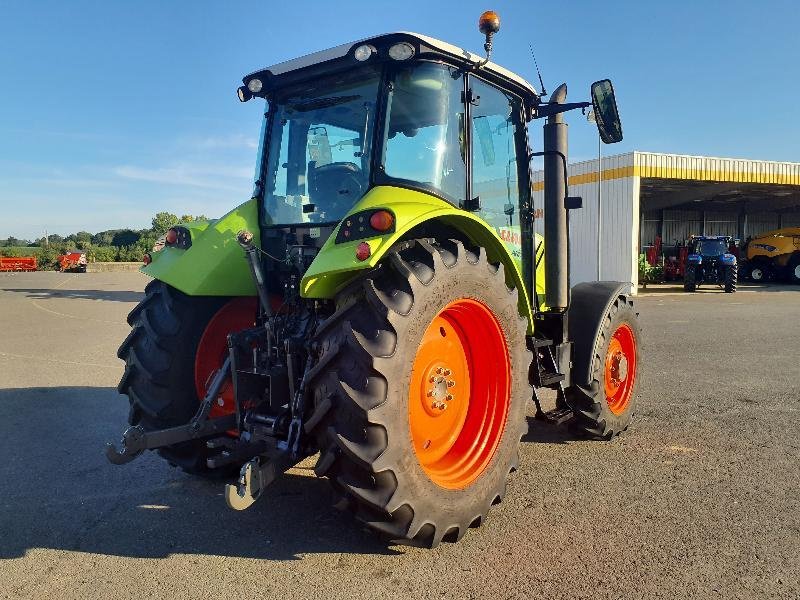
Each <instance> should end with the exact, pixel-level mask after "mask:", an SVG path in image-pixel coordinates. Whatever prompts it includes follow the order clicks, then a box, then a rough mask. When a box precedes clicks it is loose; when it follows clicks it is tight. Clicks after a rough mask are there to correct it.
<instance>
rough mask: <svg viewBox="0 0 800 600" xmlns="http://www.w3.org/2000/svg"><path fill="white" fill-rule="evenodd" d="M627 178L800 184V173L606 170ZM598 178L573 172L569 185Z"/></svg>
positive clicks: (536, 185)
mask: <svg viewBox="0 0 800 600" xmlns="http://www.w3.org/2000/svg"><path fill="white" fill-rule="evenodd" d="M624 177H643V178H647V179H690V180H693V181H720V182H723V181H724V182H737V183H769V184H773V185H800V172H798V173H775V172H772V173H766V172H765V173H755V172H752V171H751V172H740V171H729V170H725V171H720V170H712V169H683V168H675V167H660V166H653V165H643V166H637V167H633V166H628V167H618V168H616V169H606V170H604V171H603V181H610V180H612V179H622V178H624ZM596 181H597V171H592V172H591V173H581V174H580V175H571V176H570V178H569V185H581V184H584V183H594V182H596ZM543 189H544V181H534V182H533V191H534V192H538V191H541V190H543Z"/></svg>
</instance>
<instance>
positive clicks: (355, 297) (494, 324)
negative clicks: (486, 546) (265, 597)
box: [306, 240, 531, 547]
mask: <svg viewBox="0 0 800 600" xmlns="http://www.w3.org/2000/svg"><path fill="white" fill-rule="evenodd" d="M337 306H338V310H337V312H336V313H335V314H334V315H333V316H332V317H330V318H329V319H328V320H327V321H326V322H325V323H323V324H322V325H321V326H320V328H319V331H318V332H317V334H316V345H317V347H318V348H319V349H320V351H321V353H320V357H319V362H318V365H317V367H315V369H314V372H313V374H312V378H311V383H312V386H313V391H314V398H315V411H314V413H313V414H312V416H311V418H310V419H309V421H308V423H307V424H306V428H307V430H308V431H310V432H312V433H313V434H314V435H315V436H316V439H317V442H318V445H319V447H320V449H321V453H320V458H319V461H318V462H317V465H316V467H315V471H316V473H317V474H318V475H320V476H323V475H324V476H326V477H328V478H329V479H330V481H331V483H332V485H333V486H334V488H335V489H336V490H337V491H338V492H339V493H340V494H341V496H342V502H341V503H340V505H341V506H342V507H345V506H346V507H349V508H350V509H351V510H352V511H353V513H354V514H355V515H356V517H357V518H358V519H360V520H361V521H363V522H364V523H366V525H367V526H368V527H370V528H371V529H373V530H375V531H377V532H379V533H381V534H383V535H385V536H387V537H389V538H391V539H393V540H396V541H398V542H402V543H409V544H414V545H422V546H427V547H431V546H435V545H437V544H438V543H439V542H440V541H442V540H445V541H456V540H458V539H460V538H461V536H463V535H464V533H465V532H466V530H467V529H468V528H469V527H470V526H477V525H479V524H480V523H481V522H482V521H483V520H484V519H485V517H486V514H487V512H488V510H489V508H490V507H491V505H492V504H495V503H497V502H499V501H500V499H501V498H502V497H503V495H504V493H505V486H506V478H507V476H508V473H509V471H510V470H512V469H514V468H515V467H516V465H517V452H518V447H519V440H520V437H521V436H522V434H523V433H524V428H525V423H526V420H525V407H526V402H527V400H528V399H529V398H530V397H531V390H530V386H529V384H528V381H527V372H528V369H529V366H530V362H531V355H530V353H529V352H528V351H527V350H526V347H525V333H526V329H527V322H526V319H525V318H524V317H521V316H520V314H519V309H518V307H517V292H516V290H514V289H509V288H508V287H506V283H505V274H504V270H503V267H502V266H496V265H491V264H490V263H488V262H487V260H486V256H485V252H484V251H483V249H477V250H476V251H475V252H472V251H470V250H467V249H466V248H465V247H464V246H463V245H462V244H461V242H454V241H450V242H443V243H442V244H441V245H440V244H434V243H430V242H428V241H424V240H420V241H414V242H408V243H404V244H403V245H402V246H401V247H400V248H398V249H397V250H394V251H392V252H390V253H389V255H388V256H387V258H386V259H385V260H384V261H383V263H381V265H380V266H379V267H378V269H376V270H375V271H372V272H370V273H369V274H368V275H366V276H365V277H364V278H363V279H362V280H360V281H358V282H357V283H356V284H355V285H353V286H351V287H350V288H349V289H348V290H347V291H346V292H344V293H342V294H340V296H339V297H338V298H337Z"/></svg>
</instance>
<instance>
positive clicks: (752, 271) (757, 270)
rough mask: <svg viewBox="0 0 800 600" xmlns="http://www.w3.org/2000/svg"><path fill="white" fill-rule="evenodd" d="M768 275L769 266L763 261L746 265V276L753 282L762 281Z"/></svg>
mask: <svg viewBox="0 0 800 600" xmlns="http://www.w3.org/2000/svg"><path fill="white" fill-rule="evenodd" d="M768 277H769V268H768V267H767V265H766V264H765V263H763V262H760V261H759V262H751V263H749V264H748V267H747V278H748V279H749V280H750V281H752V282H754V283H762V282H764V281H766V280H767V278H768Z"/></svg>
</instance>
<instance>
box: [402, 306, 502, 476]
mask: <svg viewBox="0 0 800 600" xmlns="http://www.w3.org/2000/svg"><path fill="white" fill-rule="evenodd" d="M510 401H511V366H510V361H509V352H508V345H507V343H506V340H505V336H504V335H503V330H502V329H501V327H500V324H499V322H498V321H497V318H496V317H495V316H494V314H492V312H491V311H490V310H489V308H487V307H486V306H485V305H484V304H482V303H481V302H478V301H476V300H471V299H461V300H456V301H454V302H451V303H450V304H448V305H447V306H445V307H444V308H443V309H442V310H441V311H440V312H439V314H437V315H436V317H434V319H433V320H432V321H431V323H430V324H429V325H428V328H427V329H426V330H425V334H424V335H423V337H422V341H421V343H420V345H419V348H418V350H417V355H416V357H415V358H414V364H413V367H412V372H411V385H410V388H409V409H408V416H409V426H410V429H411V438H412V442H413V445H414V453H415V454H416V456H417V460H418V461H419V463H420V465H421V466H422V469H423V470H424V471H425V473H426V474H427V475H428V477H429V478H430V479H431V481H433V482H434V483H436V484H437V485H439V486H440V487H443V488H447V489H463V488H465V487H467V486H468V485H470V484H471V483H473V482H474V481H475V480H476V479H477V478H478V477H479V476H480V475H481V473H482V472H483V471H484V470H485V469H486V467H487V466H488V464H489V463H490V462H491V460H492V457H493V456H494V454H495V451H496V450H497V446H498V444H499V443H500V439H501V438H502V435H503V430H504V429H505V424H506V419H507V417H508V410H509V405H510Z"/></svg>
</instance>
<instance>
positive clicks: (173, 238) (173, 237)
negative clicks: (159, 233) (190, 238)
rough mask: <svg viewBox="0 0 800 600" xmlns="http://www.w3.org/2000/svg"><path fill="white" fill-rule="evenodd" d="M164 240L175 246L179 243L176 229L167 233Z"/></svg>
mask: <svg viewBox="0 0 800 600" xmlns="http://www.w3.org/2000/svg"><path fill="white" fill-rule="evenodd" d="M164 239H165V241H166V242H167V243H168V244H174V243H175V242H177V241H178V232H177V231H176V230H174V229H170V230H169V231H167V235H166V236H165V238H164Z"/></svg>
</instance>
